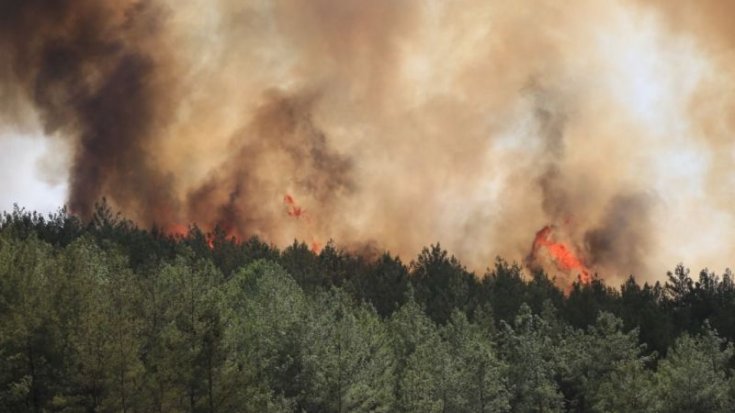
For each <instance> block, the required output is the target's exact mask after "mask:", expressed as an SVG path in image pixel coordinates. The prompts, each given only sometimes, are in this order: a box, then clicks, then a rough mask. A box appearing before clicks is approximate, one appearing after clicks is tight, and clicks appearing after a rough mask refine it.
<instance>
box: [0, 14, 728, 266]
mask: <svg viewBox="0 0 735 413" xmlns="http://www.w3.org/2000/svg"><path fill="white" fill-rule="evenodd" d="M722 7H729V6H726V4H725V2H723V1H715V0H708V1H705V2H700V3H697V4H691V5H688V6H687V10H685V11H684V12H681V11H680V9H677V8H674V7H672V6H671V5H670V4H669V2H663V1H661V2H653V3H651V2H640V1H636V0H618V1H610V2H592V3H588V2H582V1H571V2H564V3H559V2H552V1H549V0H536V1H533V2H531V3H529V4H528V5H527V6H525V7H518V6H517V5H513V4H510V3H508V2H502V1H477V0H461V1H456V2H439V1H429V0H427V1H421V2H419V1H416V2H401V1H394V0H374V1H369V2H366V1H362V0H343V1H338V2H335V1H327V0H317V1H309V2H302V1H295V0H287V1H280V2H275V3H271V2H260V1H254V0H253V1H234V0H232V1H230V0H216V1H205V0H189V1H186V2H180V1H174V0H126V1H118V2H112V3H111V2H99V1H94V0H76V1H52V0H6V1H4V2H3V3H2V4H1V5H0V56H2V59H0V62H3V63H1V64H0V97H2V103H0V122H1V123H2V124H3V126H2V128H3V129H7V128H11V129H16V130H24V129H28V128H32V127H33V125H34V124H36V123H37V124H38V125H40V127H41V128H42V129H43V132H44V134H45V135H46V136H48V139H54V140H58V141H60V142H64V143H65V144H66V145H67V146H68V147H69V148H70V153H71V154H72V155H71V156H70V158H69V159H68V170H69V176H70V178H69V195H68V203H69V206H70V208H71V209H72V211H74V212H76V213H78V214H80V215H82V216H87V215H89V214H90V211H91V208H92V207H93V205H94V203H95V201H97V200H99V199H100V198H101V197H103V196H104V197H106V198H107V199H108V201H110V202H111V203H112V204H113V206H115V207H117V208H120V209H121V210H122V211H123V212H124V213H125V214H126V215H128V216H131V217H132V218H133V219H135V220H136V221H137V222H139V223H140V224H141V225H146V226H148V225H153V224H156V225H159V226H162V227H164V228H174V227H176V228H180V226H181V225H186V224H189V223H193V222H196V223H197V224H198V225H200V226H202V227H204V228H205V229H211V228H213V227H214V226H215V225H219V226H220V227H222V228H223V229H225V230H226V231H228V232H229V233H230V234H232V235H236V236H239V237H247V236H251V235H258V236H261V237H263V238H264V239H266V240H268V241H270V242H274V243H276V244H279V245H286V244H288V243H290V242H291V241H292V240H293V239H294V238H299V239H303V240H306V241H308V242H319V243H322V244H323V243H325V242H327V241H328V240H330V239H334V240H335V242H336V243H337V244H338V245H342V246H345V247H347V248H351V249H354V250H356V251H362V250H365V249H366V248H367V246H370V249H374V246H375V245H378V246H379V247H380V248H385V249H388V250H391V251H392V252H395V253H398V254H401V255H403V256H404V257H407V258H408V257H411V256H413V254H415V253H416V252H417V251H418V250H420V248H421V247H423V246H425V245H427V244H429V243H431V242H435V241H441V243H442V246H445V247H447V248H449V249H450V250H451V251H452V252H454V253H456V254H457V255H458V256H459V257H460V258H461V259H462V260H463V261H464V262H466V263H467V264H468V265H469V266H470V267H471V268H475V269H477V270H480V271H481V270H482V269H484V268H485V267H487V266H489V265H490V263H492V262H493V260H494V257H495V256H497V255H500V256H503V257H506V258H508V259H516V260H522V259H523V258H524V257H525V256H526V255H527V254H528V251H529V247H530V246H531V244H532V242H533V240H534V236H535V234H536V233H537V232H538V231H539V230H540V229H541V228H544V227H546V226H547V225H551V226H553V227H554V228H555V236H558V237H559V239H564V240H566V241H567V242H568V244H569V245H570V246H571V247H572V248H573V249H574V250H575V251H576V252H577V253H578V255H579V256H580V257H581V259H583V260H584V264H585V265H587V266H589V267H590V268H591V269H592V270H593V271H598V272H599V273H600V274H601V275H602V276H606V277H624V276H627V274H629V273H635V274H636V275H638V276H640V277H644V278H654V277H657V276H659V275H662V274H663V273H664V272H665V269H666V268H669V267H670V266H672V265H674V264H676V263H677V262H679V261H684V262H687V263H689V264H690V265H709V266H719V267H724V266H725V265H727V264H731V263H729V262H727V260H728V259H731V257H729V256H728V254H729V253H730V251H729V250H728V247H729V246H728V245H727V242H726V241H723V240H726V239H728V237H732V235H733V233H732V231H733V230H731V229H729V228H735V226H733V225H732V224H733V223H735V222H734V215H735V208H733V206H732V199H735V192H734V191H735V189H733V188H735V172H733V170H732V168H731V165H732V161H733V160H734V159H735V149H734V147H733V144H732V142H731V139H729V138H728V137H729V136H732V132H733V128H735V122H734V120H735V118H734V117H733V115H732V113H734V112H733V111H732V108H733V104H734V103H735V99H733V91H735V89H734V88H733V86H734V85H735V83H733V81H732V80H733V77H732V75H731V73H734V72H733V70H732V69H733V68H734V67H733V66H734V64H735V60H733V58H732V56H731V53H728V52H727V51H728V50H730V49H731V47H732V44H731V43H732V42H733V40H732V39H735V37H733V36H732V33H731V32H730V30H731V25H730V24H729V22H728V21H727V20H728V19H727V18H725V17H724V16H727V15H729V14H728V13H726V12H723V10H722ZM284 196H289V197H291V198H290V199H291V200H292V202H296V201H297V202H298V208H299V211H300V212H299V214H298V216H294V215H295V214H293V213H290V212H289V211H291V210H290V209H289V208H292V207H293V206H288V205H284ZM293 200H296V201H293ZM682 233H684V234H687V237H682V236H681V234H682Z"/></svg>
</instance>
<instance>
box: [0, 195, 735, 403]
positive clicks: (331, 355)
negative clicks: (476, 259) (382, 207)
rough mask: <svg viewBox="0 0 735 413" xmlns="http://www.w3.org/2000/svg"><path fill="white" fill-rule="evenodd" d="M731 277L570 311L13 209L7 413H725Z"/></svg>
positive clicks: (634, 292) (4, 349)
mask: <svg viewBox="0 0 735 413" xmlns="http://www.w3.org/2000/svg"><path fill="white" fill-rule="evenodd" d="M734 323H735V286H734V285H733V279H732V274H730V273H729V272H726V273H725V274H722V276H721V277H720V276H717V275H715V274H712V273H710V272H707V271H703V272H701V273H700V274H699V276H698V277H697V279H696V280H695V279H693V278H692V277H691V276H690V274H689V272H688V270H686V269H685V268H684V267H682V266H678V267H676V269H675V271H673V272H672V273H670V274H669V275H668V280H667V281H666V282H665V283H663V284H660V283H656V284H654V285H649V284H644V285H640V284H638V283H637V282H636V281H635V279H634V278H632V277H631V278H630V279H628V281H626V282H625V283H624V284H623V285H622V286H620V287H619V288H614V287H611V286H607V285H605V283H604V282H603V281H602V280H599V279H596V280H594V281H593V282H592V283H591V284H589V285H580V284H576V285H574V286H573V288H572V289H571V291H570V292H569V294H568V295H565V294H563V293H562V291H561V290H559V289H558V288H557V287H555V285H554V283H553V282H552V281H551V280H550V279H549V278H548V277H547V275H546V274H543V273H540V272H537V273H531V274H526V273H524V270H523V269H522V268H520V267H519V266H517V265H513V264H509V263H507V262H505V261H502V260H498V261H497V262H496V263H495V265H494V266H493V268H491V269H489V270H488V271H487V272H486V274H482V276H480V277H478V276H476V274H473V273H471V272H469V271H467V270H466V269H465V267H463V266H462V265H461V263H460V262H459V261H457V260H456V259H455V258H454V257H452V256H450V255H448V253H447V252H446V251H444V250H443V249H442V248H441V247H440V246H439V245H436V246H431V247H429V248H426V249H424V250H423V251H422V252H421V254H420V255H419V256H418V257H417V258H416V259H415V260H413V261H411V262H410V263H404V262H402V261H401V260H400V259H398V258H397V257H393V256H390V255H388V254H383V255H377V256H373V257H366V256H365V255H364V254H363V255H360V256H358V255H352V254H349V253H346V252H344V251H341V250H339V249H337V248H335V247H334V246H333V245H327V246H326V247H325V248H324V249H323V250H322V251H321V252H320V253H319V254H314V253H312V252H311V251H310V250H309V248H308V246H306V245H305V244H301V243H294V244H293V245H291V246H289V247H288V248H285V249H283V250H279V249H278V248H275V247H273V246H271V245H268V244H266V243H263V242H261V241H259V240H257V239H250V240H247V241H244V242H237V241H235V240H233V239H228V237H227V236H226V235H225V233H224V232H223V231H219V230H215V231H214V233H213V234H204V233H202V232H201V231H199V230H198V229H197V228H195V227H192V228H191V230H190V232H189V234H188V235H187V236H179V237H173V236H170V235H167V234H165V233H163V232H161V231H159V230H156V229H153V230H151V231H146V230H143V229H140V228H137V227H136V226H134V225H133V224H132V223H131V222H129V221H127V220H125V219H122V218H121V217H119V216H116V215H114V214H112V213H111V212H110V210H109V209H108V208H107V207H106V206H105V205H101V206H100V207H99V208H98V209H97V212H96V214H95V216H94V217H93V219H92V220H91V221H90V222H81V221H80V220H79V219H77V218H75V217H73V216H71V215H69V214H66V213H65V212H64V211H61V212H59V213H57V214H53V215H51V216H48V217H44V216H41V215H39V214H36V213H28V212H25V211H22V210H17V209H16V210H15V211H13V212H12V213H6V214H4V216H3V218H2V221H1V222H0V411H7V412H26V411H29V412H45V411H49V412H51V411H56V412H291V411H294V412H301V411H305V412H363V411H364V412H368V411H370V412H373V411H374V412H381V411H382V412H562V411H570V412H633V411H635V412H732V411H734V410H735V379H734V378H733V367H734V366H733V348H732V345H731V344H730V343H731V341H732V339H733V337H734V336H735V324H734Z"/></svg>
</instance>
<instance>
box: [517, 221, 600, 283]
mask: <svg viewBox="0 0 735 413" xmlns="http://www.w3.org/2000/svg"><path fill="white" fill-rule="evenodd" d="M554 228H555V227H554V226H551V225H547V226H545V227H543V228H541V230H539V231H538V232H537V233H536V237H535V238H534V240H533V247H532V249H531V258H532V259H537V258H538V254H539V253H540V252H541V251H542V250H546V251H548V253H549V255H550V256H551V258H552V259H553V261H554V264H555V265H556V267H557V268H558V269H559V270H561V271H564V272H567V273H570V274H573V275H577V277H578V279H579V281H580V282H582V283H584V284H588V283H589V282H590V281H592V276H591V275H590V274H591V271H590V269H589V268H588V267H587V265H585V264H584V262H583V261H582V259H581V258H580V257H579V256H578V255H577V254H576V253H575V251H574V249H573V248H572V247H570V246H569V245H567V244H565V243H563V242H560V241H556V240H554V239H552V235H553V232H554Z"/></svg>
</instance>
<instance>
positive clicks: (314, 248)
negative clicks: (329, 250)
mask: <svg viewBox="0 0 735 413" xmlns="http://www.w3.org/2000/svg"><path fill="white" fill-rule="evenodd" d="M283 203H284V204H285V205H286V214H288V216H290V217H294V218H296V219H301V218H303V221H304V222H306V223H307V224H311V222H312V221H311V219H310V217H309V216H308V215H307V214H306V210H304V209H303V208H302V207H301V206H300V205H298V203H296V200H295V199H294V197H293V195H291V194H286V195H284V196H283ZM310 232H311V231H310ZM311 238H312V239H311V243H310V244H309V249H310V250H311V252H313V253H314V254H319V252H321V250H322V244H321V242H319V241H317V240H316V238H315V237H313V236H312V237H311Z"/></svg>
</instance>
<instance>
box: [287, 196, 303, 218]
mask: <svg viewBox="0 0 735 413" xmlns="http://www.w3.org/2000/svg"><path fill="white" fill-rule="evenodd" d="M283 203H284V204H286V213H287V214H288V215H289V216H291V217H294V218H300V217H301V215H303V213H304V210H303V209H302V208H301V207H300V206H298V205H297V204H296V201H295V200H294V199H293V197H292V196H291V195H289V194H286V195H285V196H284V197H283Z"/></svg>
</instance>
